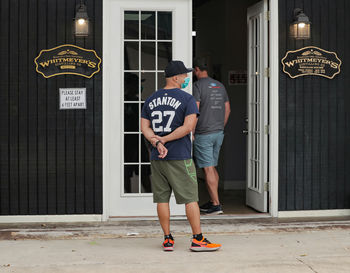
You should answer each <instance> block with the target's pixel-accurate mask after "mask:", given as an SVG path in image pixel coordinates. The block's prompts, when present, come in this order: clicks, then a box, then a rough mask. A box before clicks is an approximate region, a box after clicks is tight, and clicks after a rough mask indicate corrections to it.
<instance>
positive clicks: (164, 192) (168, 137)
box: [141, 61, 221, 251]
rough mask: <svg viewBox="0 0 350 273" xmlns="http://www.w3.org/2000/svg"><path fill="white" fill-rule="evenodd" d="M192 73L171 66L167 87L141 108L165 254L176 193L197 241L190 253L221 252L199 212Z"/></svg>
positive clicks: (171, 243)
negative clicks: (193, 148)
mask: <svg viewBox="0 0 350 273" xmlns="http://www.w3.org/2000/svg"><path fill="white" fill-rule="evenodd" d="M191 71H192V69H188V68H186V67H185V65H184V64H183V62H181V61H171V62H170V63H169V64H168V65H167V67H166V69H165V76H166V86H165V87H164V88H163V89H159V90H158V91H157V92H155V93H153V95H151V96H150V97H149V98H148V99H147V100H146V101H145V104H144V106H143V108H142V114H141V131H142V133H143V135H144V136H145V137H146V139H147V140H148V141H150V142H151V144H152V146H153V148H152V152H151V171H152V178H151V182H152V192H153V202H154V203H157V213H158V218H159V222H160V225H161V227H162V229H163V232H164V242H163V249H164V250H166V251H172V250H173V247H174V238H173V236H172V235H171V233H170V208H169V199H170V196H171V192H172V191H174V195H175V199H176V203H177V204H185V207H186V215H187V219H188V221H189V222H190V225H191V228H192V233H193V238H192V244H191V247H190V249H191V250H192V251H214V250H217V249H219V248H220V247H221V245H219V244H212V243H210V242H209V241H208V240H207V239H205V238H204V237H203V235H202V231H201V226H200V211H199V207H198V184H197V176H196V168H195V166H194V163H193V162H192V155H191V138H190V133H191V132H192V131H193V130H194V128H195V126H196V123H197V116H198V114H199V112H198V107H197V105H196V101H195V99H194V97H193V96H192V95H190V94H188V93H186V92H184V91H182V90H181V89H180V88H185V87H186V86H187V85H188V83H189V81H190V78H189V77H188V76H187V73H189V72H191Z"/></svg>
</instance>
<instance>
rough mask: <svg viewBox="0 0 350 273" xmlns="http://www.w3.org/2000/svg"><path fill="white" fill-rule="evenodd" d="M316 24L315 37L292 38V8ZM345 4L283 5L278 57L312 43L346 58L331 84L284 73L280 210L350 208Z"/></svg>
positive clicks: (325, 0) (303, 0)
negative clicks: (307, 38) (297, 39)
mask: <svg viewBox="0 0 350 273" xmlns="http://www.w3.org/2000/svg"><path fill="white" fill-rule="evenodd" d="M297 7H299V8H302V9H303V10H304V12H305V13H306V14H307V15H308V16H309V17H310V20H311V21H312V37H311V39H310V40H306V41H295V40H292V39H291V38H289V33H288V26H289V24H290V23H291V22H292V21H293V17H292V15H293V10H294V8H297ZM348 8H350V4H349V1H345V0H336V1H332V0H294V1H287V0H281V1H279V20H280V24H279V25H280V42H279V44H280V58H283V56H284V55H285V53H286V51H288V50H295V49H298V48H302V47H304V46H308V45H314V46H318V47H321V48H323V49H326V50H329V51H335V52H336V53H337V54H338V56H339V58H340V59H341V60H342V62H343V64H342V67H341V69H342V71H341V74H339V75H337V76H336V77H335V78H334V79H333V80H329V79H326V78H323V77H317V76H304V77H300V78H297V79H291V78H289V77H288V76H287V75H286V74H285V73H283V71H282V69H281V70H280V77H279V78H280V79H279V80H280V86H279V89H280V105H279V109H280V133H279V136H280V146H279V156H280V159H279V160H280V162H279V170H280V171H279V210H281V211H284V210H309V209H344V208H350V201H349V200H350V177H349V161H350V144H349V138H350V136H349V133H350V131H349V121H350V120H349V108H350V95H349V92H347V90H346V89H347V87H348V86H349V81H350V74H349V73H350V70H349V68H348V63H350V55H349V53H348V51H347V48H349V47H350V39H349V35H348V33H349V30H350V19H349V18H348V17H349V16H346V14H345V11H346V10H347V9H348Z"/></svg>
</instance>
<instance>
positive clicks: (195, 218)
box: [186, 202, 202, 234]
mask: <svg viewBox="0 0 350 273" xmlns="http://www.w3.org/2000/svg"><path fill="white" fill-rule="evenodd" d="M186 216H187V219H188V222H189V223H190V225H191V228H192V233H193V234H200V233H202V231H201V222H200V211H199V207H198V203H197V202H191V203H187V204H186Z"/></svg>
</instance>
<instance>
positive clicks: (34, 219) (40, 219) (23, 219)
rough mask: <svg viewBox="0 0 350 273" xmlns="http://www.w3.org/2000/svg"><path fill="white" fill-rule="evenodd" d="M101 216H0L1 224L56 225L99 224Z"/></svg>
mask: <svg viewBox="0 0 350 273" xmlns="http://www.w3.org/2000/svg"><path fill="white" fill-rule="evenodd" d="M101 221H102V215H101V214H89V215H86V214H69V215H8V216H7V215H6V216H0V223H1V224H4V223H6V224H10V223H11V224H13V223H49V222H51V223H58V222H65V223H69V222H70V223H71V222H101Z"/></svg>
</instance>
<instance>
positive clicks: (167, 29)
mask: <svg viewBox="0 0 350 273" xmlns="http://www.w3.org/2000/svg"><path fill="white" fill-rule="evenodd" d="M159 13H161V18H162V19H161V20H162V24H159ZM127 24H128V25H127ZM136 29H137V30H136ZM159 33H162V35H161V37H159ZM122 37H123V48H124V51H123V52H124V53H123V54H124V55H123V56H124V57H123V60H124V65H123V70H122V73H123V75H124V77H123V78H122V79H123V94H124V95H123V96H122V102H123V111H122V123H123V130H122V133H123V135H124V137H123V148H122V149H123V152H122V154H123V163H122V164H123V166H124V167H123V171H124V187H123V188H124V189H123V191H122V192H123V195H124V194H126V195H127V196H150V195H151V190H150V162H149V151H150V150H149V144H148V143H147V142H146V141H145V139H144V137H143V135H142V132H141V131H140V129H141V121H140V116H141V111H142V106H143V104H144V102H145V99H146V98H147V97H148V96H149V95H150V94H151V93H153V92H154V91H155V90H157V89H159V88H161V87H162V86H163V84H164V80H163V79H162V77H163V75H164V68H165V67H161V68H160V66H159V64H160V63H159V58H162V62H163V64H162V66H164V63H165V62H166V61H169V60H171V59H172V42H173V37H172V12H171V11H164V12H163V11H161V12H160V11H143V10H142V11H141V10H138V11H137V10H128V11H125V12H124V27H123V34H122ZM136 37H137V38H136ZM158 38H160V39H159V40H158ZM160 45H161V47H160ZM136 49H137V50H138V52H136ZM164 49H165V50H164ZM160 50H162V52H161V53H162V57H160V55H159V52H160ZM135 54H136V55H135ZM127 74H128V75H127ZM135 81H137V84H136V83H135ZM136 85H137V87H135V86H136ZM161 85H162V86H161ZM136 88H137V91H136ZM133 94H134V95H133ZM136 94H137V97H136ZM135 107H136V108H135ZM133 109H134V110H133ZM136 109H137V112H138V113H136ZM130 112H132V114H133V115H134V116H133V117H131V118H130V116H128V115H131V114H130ZM136 114H137V115H136ZM136 118H137V122H136ZM135 122H136V124H135ZM130 123H131V124H130ZM135 129H138V130H135ZM135 137H136V138H135ZM136 139H138V145H137V147H131V148H130V147H125V144H127V145H128V143H130V142H133V143H134V142H135V141H136ZM135 143H136V142H135ZM135 146H136V145H135ZM134 150H135V151H134ZM136 151H137V152H136ZM125 152H126V153H127V154H125ZM129 153H131V155H130V154H129ZM136 154H137V159H138V160H136V157H135V155H136ZM132 159H135V160H132ZM136 181H137V182H138V183H137V185H136V184H135V183H136Z"/></svg>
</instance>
